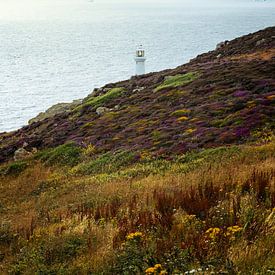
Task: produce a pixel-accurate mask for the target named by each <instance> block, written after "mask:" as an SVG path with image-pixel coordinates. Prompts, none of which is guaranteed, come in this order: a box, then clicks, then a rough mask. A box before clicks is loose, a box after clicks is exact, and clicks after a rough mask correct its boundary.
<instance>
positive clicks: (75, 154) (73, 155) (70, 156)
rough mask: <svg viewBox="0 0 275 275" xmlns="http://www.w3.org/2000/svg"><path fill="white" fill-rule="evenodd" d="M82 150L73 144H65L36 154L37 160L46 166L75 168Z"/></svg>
mask: <svg viewBox="0 0 275 275" xmlns="http://www.w3.org/2000/svg"><path fill="white" fill-rule="evenodd" d="M81 153H82V149H81V148H80V147H78V146H77V145H76V144H75V143H72V142H71V143H66V144H63V145H60V146H58V147H56V148H53V149H47V150H44V151H42V152H39V153H38V154H37V156H36V157H37V158H38V159H40V160H42V161H43V162H45V163H46V164H47V165H66V166H75V165H76V164H78V162H79V161H80V158H81Z"/></svg>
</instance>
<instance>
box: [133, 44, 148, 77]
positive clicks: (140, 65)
mask: <svg viewBox="0 0 275 275" xmlns="http://www.w3.org/2000/svg"><path fill="white" fill-rule="evenodd" d="M145 60H146V58H145V52H144V49H143V47H142V45H140V46H139V47H138V49H137V51H136V56H135V61H136V75H141V74H145Z"/></svg>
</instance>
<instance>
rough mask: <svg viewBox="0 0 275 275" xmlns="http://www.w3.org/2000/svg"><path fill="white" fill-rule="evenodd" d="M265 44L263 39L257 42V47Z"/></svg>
mask: <svg viewBox="0 0 275 275" xmlns="http://www.w3.org/2000/svg"><path fill="white" fill-rule="evenodd" d="M263 43H265V39H264V38H263V39H261V40H258V41H257V42H256V46H257V47H258V46H260V45H262V44H263Z"/></svg>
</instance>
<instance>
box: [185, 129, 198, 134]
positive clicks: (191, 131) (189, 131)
mask: <svg viewBox="0 0 275 275" xmlns="http://www.w3.org/2000/svg"><path fill="white" fill-rule="evenodd" d="M195 131H196V129H191V128H190V129H187V130H186V131H185V132H186V133H188V134H191V133H193V132H195Z"/></svg>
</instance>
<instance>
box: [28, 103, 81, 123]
mask: <svg viewBox="0 0 275 275" xmlns="http://www.w3.org/2000/svg"><path fill="white" fill-rule="evenodd" d="M81 102H82V100H81V99H79V100H74V101H73V102H71V103H58V104H55V105H53V106H52V107H50V108H49V109H48V110H46V111H45V112H42V113H40V114H39V115H37V116H36V117H35V118H32V119H30V120H29V124H32V123H34V122H38V121H42V120H44V119H46V118H50V117H53V116H55V115H58V114H61V113H64V112H69V111H71V110H72V109H74V108H76V107H77V106H78V105H80V104H81Z"/></svg>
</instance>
